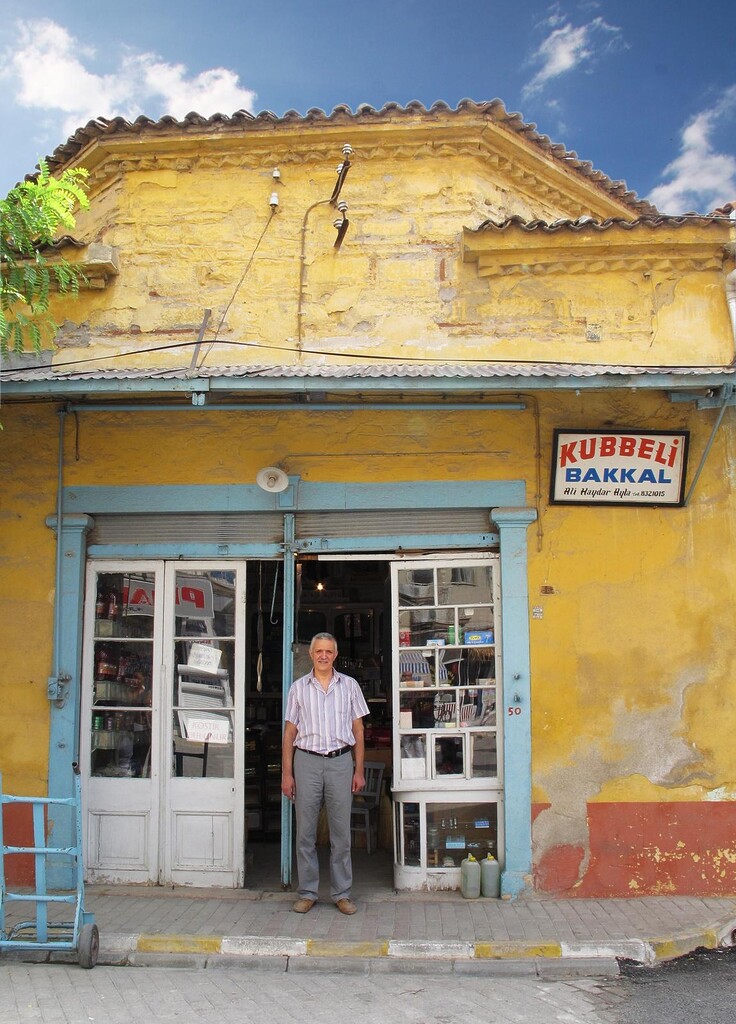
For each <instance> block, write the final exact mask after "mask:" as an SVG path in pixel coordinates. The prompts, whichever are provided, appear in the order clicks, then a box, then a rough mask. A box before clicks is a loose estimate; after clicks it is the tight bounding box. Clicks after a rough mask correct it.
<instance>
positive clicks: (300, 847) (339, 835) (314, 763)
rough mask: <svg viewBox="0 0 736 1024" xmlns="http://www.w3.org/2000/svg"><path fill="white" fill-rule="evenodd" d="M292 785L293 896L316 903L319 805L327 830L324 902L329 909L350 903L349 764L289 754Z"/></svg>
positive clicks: (349, 759) (343, 759) (299, 752)
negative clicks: (345, 900)
mask: <svg viewBox="0 0 736 1024" xmlns="http://www.w3.org/2000/svg"><path fill="white" fill-rule="evenodd" d="M294 781H295V783H296V800H295V806H296V869H297V874H298V876H299V896H300V897H302V898H304V899H309V900H316V899H317V896H318V894H319V859H318V856H317V825H318V823H319V812H320V809H321V807H322V801H323V800H324V803H325V807H326V808H327V823H328V825H329V828H330V896H331V898H332V901H333V902H334V903H337V901H338V900H341V899H343V898H348V899H349V898H350V892H351V889H352V884H353V865H352V861H351V858H350V808H351V806H352V803H353V793H352V784H353V758H352V755H351V754H350V753H349V752H347V753H345V754H342V755H341V756H340V757H315V756H314V754H308V753H306V752H305V751H304V750H299V748H297V749H296V750H295V751H294Z"/></svg>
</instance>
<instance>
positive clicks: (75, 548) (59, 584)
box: [46, 515, 93, 886]
mask: <svg viewBox="0 0 736 1024" xmlns="http://www.w3.org/2000/svg"><path fill="white" fill-rule="evenodd" d="M46 525H47V526H48V527H50V528H51V529H52V530H54V531H55V532H56V543H57V544H58V545H59V547H60V552H59V553H60V557H59V559H58V578H57V580H56V594H55V606H54V623H55V632H54V648H53V649H54V664H53V665H52V666H51V671H52V675H51V676H50V678H49V684H48V686H49V700H50V705H51V714H50V728H49V781H48V795H49V796H50V797H62V798H65V799H68V798H71V797H74V794H75V789H74V775H73V773H72V761H79V729H80V723H79V713H80V698H81V689H82V687H81V677H82V623H83V619H84V616H83V614H82V610H83V607H84V573H85V558H86V542H85V537H86V534H87V533H88V531H89V530H90V529H91V527H92V525H93V520H92V519H91V517H90V516H86V515H64V516H62V520H61V531H59V524H58V521H57V517H56V516H49V518H48V519H47V520H46ZM50 827H51V832H52V834H51V835H50V842H51V845H52V846H55V847H60V846H64V847H67V846H75V845H76V835H75V820H74V815H73V814H72V813H71V812H70V813H69V814H61V813H56V814H55V815H54V816H53V821H51V820H50ZM49 867H50V868H51V867H53V868H54V870H55V871H56V870H59V871H61V872H62V874H64V875H66V872H67V870H68V872H69V877H68V878H66V877H64V878H56V877H54V878H53V879H50V881H52V883H53V885H55V886H61V885H67V884H69V883H70V881H71V863H70V864H68V865H65V866H63V865H62V863H61V858H57V859H56V860H54V861H52V864H51V865H50V866H49Z"/></svg>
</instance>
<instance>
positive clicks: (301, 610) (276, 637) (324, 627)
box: [245, 557, 393, 897]
mask: <svg viewBox="0 0 736 1024" xmlns="http://www.w3.org/2000/svg"><path fill="white" fill-rule="evenodd" d="M283 578H284V576H283V565H282V563H281V562H280V561H275V560H273V561H267V560H261V561H255V562H252V563H249V572H248V578H247V596H246V610H247V636H248V655H247V664H246V680H245V887H246V888H248V889H262V890H267V891H278V890H280V889H281V877H280V868H281V735H282V722H283V707H282V677H283V615H284V607H285V606H288V604H289V602H287V603H286V605H285V602H284V592H283ZM389 607H390V582H389V562H388V560H387V559H386V560H384V559H365V558H350V557H346V558H344V559H340V560H334V558H333V559H329V560H324V559H323V560H320V559H318V558H315V557H310V558H305V559H300V560H299V561H298V562H297V565H296V573H295V594H294V598H293V608H294V641H295V642H294V646H293V661H294V670H293V675H294V678H296V677H298V676H299V675H303V674H304V673H305V672H308V671H309V669H310V667H311V662H310V659H309V654H308V647H309V642H310V640H311V638H312V637H313V636H314V635H315V633H319V632H328V633H331V634H332V635H333V636H335V638H336V639H337V643H338V660H337V663H336V664H337V667H338V669H339V670H340V671H342V672H345V673H347V674H349V675H352V676H354V677H355V678H356V679H357V680H358V682H359V683H360V685H361V687H362V688H363V692H364V694H365V696H366V701H367V703H368V707H369V708H370V715H369V716H368V718H367V719H366V721H365V727H366V761H367V762H370V763H371V764H379V765H381V766H382V767H383V777H382V786H381V797H380V802H379V810H378V815H377V819H378V825H377V837H376V840H377V841H376V842H375V843H374V844H372V845H373V846H374V848H373V849H372V850H371V852H370V853H369V852H368V850H367V844H366V837H365V836H364V835H363V834H361V833H358V832H356V833H355V834H354V838H353V874H354V893H355V895H356V896H358V897H359V896H360V894H361V892H375V891H376V890H380V889H384V888H385V889H386V890H390V889H391V888H392V886H393V867H392V865H393V852H392V851H393V834H392V812H391V803H390V797H389V794H390V788H391V693H390V679H391V653H390V652H391V642H390V628H391V627H390V613H389ZM319 842H320V860H321V861H322V860H323V859H324V870H323V872H322V878H323V880H324V879H326V878H327V858H328V853H329V837H328V833H327V828H326V822H325V823H324V827H322V826H321V827H320V832H319ZM292 877H293V878H295V867H294V870H293V871H292Z"/></svg>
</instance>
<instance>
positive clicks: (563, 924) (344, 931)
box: [85, 886, 736, 964]
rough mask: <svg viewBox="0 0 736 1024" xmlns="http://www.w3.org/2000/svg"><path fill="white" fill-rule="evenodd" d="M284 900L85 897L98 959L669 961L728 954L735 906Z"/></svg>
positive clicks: (177, 892)
mask: <svg viewBox="0 0 736 1024" xmlns="http://www.w3.org/2000/svg"><path fill="white" fill-rule="evenodd" d="M293 900H294V897H293V895H292V894H290V893H281V892H269V891H261V890H242V891H238V892H237V893H233V892H231V891H229V890H227V891H223V890H202V889H200V890H187V889H174V890H155V889H154V890H145V891H143V892H142V891H141V890H136V889H133V888H115V887H109V888H105V887H101V886H92V887H88V889H87V891H86V896H85V908H86V909H87V910H90V911H92V912H93V913H94V914H95V918H96V923H97V925H98V927H99V929H100V935H101V955H102V956H104V957H105V958H106V959H107V960H108V962H115V958H116V957H117V959H118V962H120V961H121V960H122V961H124V962H133V960H134V959H135V957H136V956H138V957H140V955H141V954H170V955H171V954H176V955H182V954H193V955H199V956H210V957H233V958H243V957H252V956H256V957H264V956H265V957H269V956H270V957H274V956H275V957H295V958H300V957H330V958H349V957H358V958H362V959H365V958H388V959H393V960H413V961H416V960H432V961H437V960H451V961H468V960H474V961H478V960H483V961H490V960H519V959H528V958H534V959H538V958H548V959H556V958H561V959H576V958H582V959H586V960H589V959H595V958H602V959H608V960H611V959H616V958H626V959H631V960H636V961H639V962H641V963H648V964H651V963H655V962H657V961H659V960H664V959H670V958H672V957H674V956H679V955H682V954H684V953H688V952H691V951H692V950H693V949H696V948H698V947H701V946H704V947H706V948H716V947H718V946H721V945H731V944H732V942H733V939H734V937H735V936H734V932H735V931H736V898H735V899H725V898H724V899H719V898H699V897H667V896H659V897H654V896H651V897H641V898H633V899H601V900H590V899H549V898H540V897H537V896H528V897H525V896H522V897H519V898H517V899H514V900H492V899H478V900H465V899H463V898H462V896H461V895H460V894H459V893H393V892H391V891H390V890H384V891H380V892H375V891H373V892H370V893H364V894H361V893H360V892H358V893H356V894H355V902H356V905H357V908H358V909H357V912H356V914H355V915H353V916H352V917H346V916H345V915H343V914H340V913H339V912H338V911H337V909H336V908H335V907H334V906H333V905H332V904H331V903H330V902H329V900H327V901H320V902H318V903H317V904H316V905H315V906H314V907H313V908H312V910H311V911H310V912H309V913H308V914H295V913H293V911H292V909H291V907H292V903H293Z"/></svg>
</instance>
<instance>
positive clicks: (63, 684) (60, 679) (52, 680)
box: [46, 672, 72, 707]
mask: <svg viewBox="0 0 736 1024" xmlns="http://www.w3.org/2000/svg"><path fill="white" fill-rule="evenodd" d="M71 681H72V677H71V676H70V675H69V674H68V673H67V672H60V673H59V674H58V676H49V678H48V682H47V683H46V696H47V697H48V699H49V700H53V701H56V703H57V704H58V705H59V707H61V706H62V705H63V704H64V702H65V700H66V698H67V693H68V691H69V683H70V682H71Z"/></svg>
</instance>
